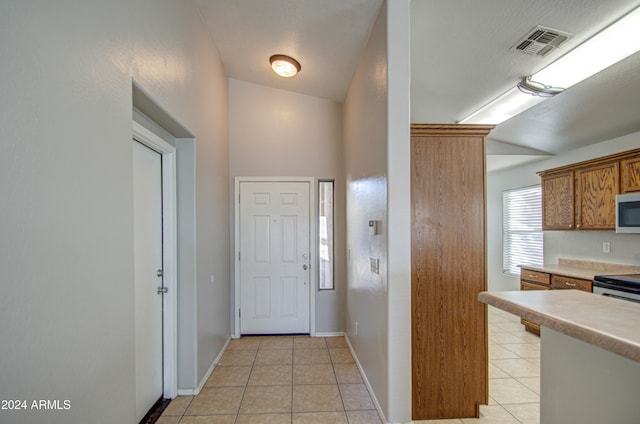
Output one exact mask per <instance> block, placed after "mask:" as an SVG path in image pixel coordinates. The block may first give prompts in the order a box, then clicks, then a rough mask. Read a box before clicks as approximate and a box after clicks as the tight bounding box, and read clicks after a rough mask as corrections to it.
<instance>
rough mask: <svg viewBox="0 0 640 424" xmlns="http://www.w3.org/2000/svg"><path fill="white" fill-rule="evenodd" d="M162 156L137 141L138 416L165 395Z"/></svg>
mask: <svg viewBox="0 0 640 424" xmlns="http://www.w3.org/2000/svg"><path fill="white" fill-rule="evenodd" d="M161 170H162V160H161V155H160V154H159V153H158V152H156V151H154V150H151V149H150V148H148V147H146V146H144V145H142V144H140V143H138V142H137V141H135V140H134V142H133V211H134V214H133V215H134V219H133V227H134V229H133V239H134V275H135V291H134V296H135V348H136V353H135V366H136V417H137V420H138V421H139V420H141V419H142V418H143V417H144V416H145V415H146V413H147V412H148V411H149V409H151V407H152V406H153V405H154V403H155V402H156V401H157V400H158V399H160V397H161V396H162V389H163V387H162V384H163V381H162V365H163V364H162V294H161V293H160V294H159V293H158V287H162V174H161Z"/></svg>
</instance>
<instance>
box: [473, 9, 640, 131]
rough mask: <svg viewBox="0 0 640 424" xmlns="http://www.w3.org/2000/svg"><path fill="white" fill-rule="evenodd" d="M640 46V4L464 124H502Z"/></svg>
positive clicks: (474, 114) (476, 113) (639, 48)
mask: <svg viewBox="0 0 640 424" xmlns="http://www.w3.org/2000/svg"><path fill="white" fill-rule="evenodd" d="M638 50H640V7H637V8H636V9H634V10H633V11H631V12H630V13H628V14H627V15H625V16H623V17H622V18H620V19H619V20H618V21H616V22H615V23H613V24H612V25H610V26H608V27H607V28H605V29H604V30H602V31H600V32H599V33H598V34H596V35H595V36H593V37H592V38H590V39H589V40H587V41H585V42H584V43H582V44H581V45H579V46H578V47H576V48H575V49H573V50H571V51H570V52H569V53H567V54H566V55H564V56H562V57H561V58H560V59H558V60H556V61H555V62H553V63H552V64H550V65H549V66H547V67H546V68H544V69H542V70H541V71H539V72H536V73H535V74H533V75H531V76H529V77H526V78H524V79H523V80H522V81H521V82H519V83H518V86H520V87H521V88H523V90H520V89H518V88H517V87H516V88H512V89H511V90H509V91H507V92H506V93H504V94H502V95H501V96H499V97H497V98H496V99H495V100H493V101H491V102H490V103H489V104H487V105H485V106H483V107H482V108H480V109H479V110H478V111H476V112H474V113H473V114H471V115H470V116H468V117H466V118H464V119H463V120H462V121H460V123H465V124H494V125H497V124H500V123H501V122H504V121H506V120H507V119H509V118H511V117H513V116H515V115H517V114H519V113H521V112H523V111H525V110H527V109H529V108H530V107H532V106H534V105H536V104H538V103H540V102H541V101H543V100H544V99H545V98H546V97H552V96H553V95H555V94H558V93H559V92H562V91H563V90H565V89H567V88H569V87H571V86H573V85H575V84H577V83H579V82H580V81H583V80H585V79H587V78H589V77H590V76H592V75H594V74H597V73H598V72H600V71H602V70H604V69H606V68H608V67H609V66H611V65H613V64H615V63H617V62H619V61H621V60H622V59H625V58H627V57H629V56H631V55H632V54H634V53H636V52H637V51H638Z"/></svg>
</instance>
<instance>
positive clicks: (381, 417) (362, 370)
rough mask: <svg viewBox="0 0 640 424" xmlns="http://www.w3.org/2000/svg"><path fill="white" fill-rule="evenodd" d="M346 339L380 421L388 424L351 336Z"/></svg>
mask: <svg viewBox="0 0 640 424" xmlns="http://www.w3.org/2000/svg"><path fill="white" fill-rule="evenodd" d="M344 338H345V340H346V341H347V345H348V346H349V350H350V351H351V355H352V356H353V359H354V360H355V361H356V366H357V367H358V370H359V371H360V375H362V380H364V385H365V386H366V387H367V390H368V391H369V395H370V396H371V400H373V405H374V406H375V407H376V411H378V415H380V419H381V420H382V422H383V423H388V421H387V418H386V417H385V416H384V412H382V408H381V407H380V403H379V402H378V399H377V398H376V394H375V392H374V391H373V388H372V387H371V384H370V383H369V379H368V378H367V374H366V373H365V372H364V369H363V368H362V364H360V361H359V360H358V355H356V352H355V351H354V350H353V346H352V345H351V341H350V340H349V336H347V335H346V334H344Z"/></svg>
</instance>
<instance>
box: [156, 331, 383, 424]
mask: <svg viewBox="0 0 640 424" xmlns="http://www.w3.org/2000/svg"><path fill="white" fill-rule="evenodd" d="M157 423H158V424H177V423H180V424H194V423H198V424H285V423H286V424H334V423H335V424H381V423H382V421H381V420H380V418H379V416H378V413H377V411H376V410H375V407H374V404H373V401H372V400H371V396H370V395H369V392H368V391H367V388H366V386H365V385H364V382H363V380H362V377H361V375H360V372H359V370H358V368H357V366H356V364H355V361H354V359H353V357H352V356H351V353H350V351H349V348H348V346H347V343H346V341H345V339H344V337H326V338H324V337H313V338H311V337H307V336H284V337H247V338H241V339H237V340H231V342H230V343H229V346H228V347H227V350H226V352H225V353H224V354H223V356H222V359H221V360H220V363H219V364H218V366H216V368H215V369H214V371H213V373H212V374H211V377H210V378H209V380H208V381H207V382H206V384H205V386H204V388H203V389H202V391H201V392H200V394H199V395H197V396H179V397H178V398H176V399H174V400H173V401H172V402H171V403H170V404H169V406H168V407H167V409H166V410H165V411H164V413H163V414H162V416H161V417H160V419H159V420H158V421H157Z"/></svg>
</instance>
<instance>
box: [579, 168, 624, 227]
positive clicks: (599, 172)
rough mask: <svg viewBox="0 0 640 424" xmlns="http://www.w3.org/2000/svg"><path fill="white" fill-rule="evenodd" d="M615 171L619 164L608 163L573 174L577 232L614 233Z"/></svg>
mask: <svg viewBox="0 0 640 424" xmlns="http://www.w3.org/2000/svg"><path fill="white" fill-rule="evenodd" d="M619 170H620V164H619V162H612V163H607V164H604V165H597V166H593V167H590V168H586V169H581V170H578V171H576V179H577V187H578V195H577V198H578V216H577V223H578V224H577V226H578V229H580V230H615V228H616V194H618V193H619V192H620V191H619V181H620V172H619Z"/></svg>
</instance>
